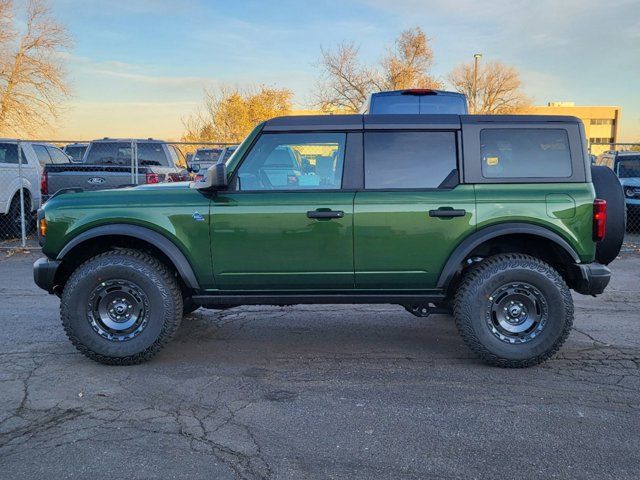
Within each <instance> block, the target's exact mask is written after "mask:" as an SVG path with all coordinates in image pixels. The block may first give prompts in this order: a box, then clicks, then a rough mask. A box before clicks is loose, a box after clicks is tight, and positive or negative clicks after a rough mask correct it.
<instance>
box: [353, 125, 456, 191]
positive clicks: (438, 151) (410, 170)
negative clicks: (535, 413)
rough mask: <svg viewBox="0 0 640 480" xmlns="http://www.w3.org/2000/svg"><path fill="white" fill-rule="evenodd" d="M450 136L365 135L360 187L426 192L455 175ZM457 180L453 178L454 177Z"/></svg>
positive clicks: (453, 142)
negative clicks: (425, 190) (420, 190)
mask: <svg viewBox="0 0 640 480" xmlns="http://www.w3.org/2000/svg"><path fill="white" fill-rule="evenodd" d="M456 158H457V155H456V138H455V134H454V133H453V132H400V131H394V132H367V133H365V135H364V170H365V171H364V186H365V188H368V189H387V188H388V189H429V188H438V187H441V186H442V185H443V184H445V183H448V182H445V181H446V180H448V179H450V178H451V176H452V175H457V161H456ZM455 178H456V180H457V176H456V177H455Z"/></svg>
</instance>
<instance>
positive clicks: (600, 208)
mask: <svg viewBox="0 0 640 480" xmlns="http://www.w3.org/2000/svg"><path fill="white" fill-rule="evenodd" d="M606 233H607V201H606V200H602V199H600V198H596V199H595V200H594V201H593V241H594V242H599V241H600V240H602V239H604V236H605V234H606Z"/></svg>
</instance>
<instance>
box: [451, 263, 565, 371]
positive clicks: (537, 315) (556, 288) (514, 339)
mask: <svg viewBox="0 0 640 480" xmlns="http://www.w3.org/2000/svg"><path fill="white" fill-rule="evenodd" d="M454 316H455V319H456V325H457V326H458V330H459V331H460V334H461V335H462V338H463V339H464V341H465V343H466V344H467V345H468V346H469V348H471V350H473V351H474V352H475V353H477V354H478V355H479V356H480V357H481V358H482V359H483V360H484V361H485V362H487V363H489V364H491V365H496V366H499V367H507V368H519V367H529V366H532V365H536V364H539V363H542V362H544V361H545V360H547V359H548V358H549V357H551V356H552V355H553V354H555V353H556V352H557V351H558V349H559V348H560V347H561V346H562V344H563V343H564V341H565V340H566V339H567V336H568V335H569V332H570V330H571V326H572V325H573V299H572V298H571V292H570V291H569V288H568V287H567V284H566V283H565V281H564V280H563V278H562V277H561V276H560V274H559V273H558V272H557V271H556V270H555V269H554V268H553V267H551V266H550V265H548V264H547V263H545V262H543V261H542V260H540V259H537V258H535V257H531V256H529V255H523V254H515V253H514V254H503V255H497V256H494V257H490V258H488V259H486V260H484V261H483V262H481V263H479V264H478V265H476V266H475V267H473V268H472V269H471V270H469V271H468V272H467V273H466V274H465V276H464V278H463V280H462V283H461V285H460V287H459V288H458V291H457V293H456V296H455V300H454Z"/></svg>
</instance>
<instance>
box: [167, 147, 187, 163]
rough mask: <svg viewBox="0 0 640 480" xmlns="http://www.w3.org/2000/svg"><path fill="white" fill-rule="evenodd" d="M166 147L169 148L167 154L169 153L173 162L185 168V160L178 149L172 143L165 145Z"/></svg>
mask: <svg viewBox="0 0 640 480" xmlns="http://www.w3.org/2000/svg"><path fill="white" fill-rule="evenodd" d="M167 147H168V148H169V154H170V155H171V160H173V164H174V165H175V166H176V167H179V168H187V167H188V165H187V160H186V159H185V158H184V155H183V154H182V152H181V151H180V149H179V148H178V147H176V146H174V145H167Z"/></svg>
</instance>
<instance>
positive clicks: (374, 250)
mask: <svg viewBox="0 0 640 480" xmlns="http://www.w3.org/2000/svg"><path fill="white" fill-rule="evenodd" d="M372 127H374V126H372ZM459 138H460V137H459V131H457V130H455V129H446V128H442V126H440V127H436V129H433V130H429V129H424V127H423V128H422V129H419V130H416V129H413V130H408V129H407V130H398V129H395V130H378V131H376V130H375V129H371V128H370V129H369V130H365V134H364V190H363V191H360V192H358V193H357V194H356V198H355V203H354V248H355V281H356V287H357V288H359V289H367V290H384V291H389V290H405V291H406V290H430V289H435V287H436V283H437V280H438V276H439V274H440V271H441V270H442V268H443V266H444V264H445V262H446V261H447V259H448V257H449V255H450V254H451V252H452V251H453V250H454V248H455V247H456V246H457V245H458V243H459V242H460V241H461V240H462V239H463V238H464V237H466V236H467V235H469V234H470V233H471V232H473V231H474V229H475V196H474V190H473V186H472V185H461V184H459V162H458V156H459Z"/></svg>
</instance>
